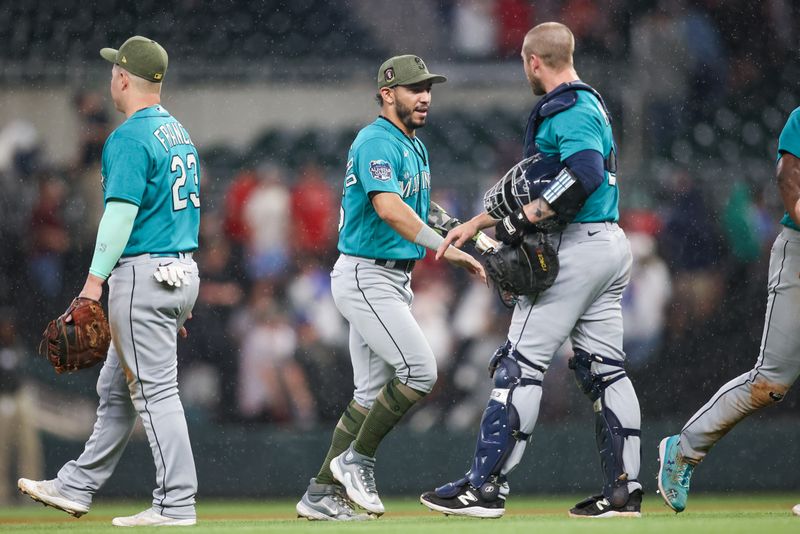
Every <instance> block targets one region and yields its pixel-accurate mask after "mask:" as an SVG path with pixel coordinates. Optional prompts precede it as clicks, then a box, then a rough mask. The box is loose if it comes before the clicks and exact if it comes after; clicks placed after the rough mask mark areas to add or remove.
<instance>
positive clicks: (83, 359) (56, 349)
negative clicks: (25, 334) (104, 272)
mask: <svg viewBox="0 0 800 534" xmlns="http://www.w3.org/2000/svg"><path fill="white" fill-rule="evenodd" d="M70 315H72V320H71V321H70V322H66V318H67V317H68V316H70ZM110 344H111V329H110V328H109V326H108V319H106V314H105V312H104V311H103V306H101V305H100V303H99V302H97V301H96V300H92V299H87V298H83V297H77V298H76V299H74V300H73V301H72V303H71V304H70V305H69V308H67V311H65V312H64V313H63V314H62V315H61V316H60V317H59V318H57V319H55V320H53V321H50V322H49V323H48V324H47V328H45V330H44V333H43V334H42V341H41V343H39V354H40V355H42V356H44V357H46V358H47V359H48V360H49V361H50V363H51V364H52V366H53V367H54V368H55V370H56V373H59V374H61V373H63V372H64V371H67V372H72V371H76V370H78V369H85V368H86V367H92V366H93V365H97V364H98V363H100V362H102V361H104V360H105V359H106V353H107V352H108V346H109V345H110Z"/></svg>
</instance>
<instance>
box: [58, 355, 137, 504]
mask: <svg viewBox="0 0 800 534" xmlns="http://www.w3.org/2000/svg"><path fill="white" fill-rule="evenodd" d="M97 394H98V395H99V397H100V403H99V405H98V407H97V420H96V421H95V423H94V430H93V431H92V435H91V436H90V437H89V440H88V441H87V442H86V445H85V446H84V449H83V453H81V455H80V456H79V457H78V459H77V460H72V461H70V462H67V463H66V464H65V465H64V466H63V467H62V468H61V470H60V471H59V472H58V476H57V478H58V482H57V484H58V486H59V491H61V493H63V494H64V495H66V496H67V497H69V498H70V499H71V500H73V501H75V502H79V503H81V504H85V505H87V506H88V505H90V504H91V503H92V497H93V496H94V494H95V493H96V492H97V491H98V490H99V489H100V488H101V487H102V486H103V485H104V484H105V483H106V481H107V480H108V479H109V477H110V476H111V474H112V473H113V472H114V469H115V468H116V467H117V463H118V462H119V459H120V458H121V457H122V453H123V451H124V450H125V446H126V445H127V444H128V440H129V439H130V436H131V433H132V432H133V427H134V425H135V423H136V410H135V409H134V408H133V404H132V403H131V397H130V393H128V386H127V383H126V379H125V372H124V370H123V368H122V366H121V364H120V361H119V357H118V356H117V352H116V350H115V349H114V347H113V346H112V347H111V348H110V349H109V351H108V357H107V358H106V361H105V362H104V363H103V368H102V369H101V370H100V376H99V377H98V379H97Z"/></svg>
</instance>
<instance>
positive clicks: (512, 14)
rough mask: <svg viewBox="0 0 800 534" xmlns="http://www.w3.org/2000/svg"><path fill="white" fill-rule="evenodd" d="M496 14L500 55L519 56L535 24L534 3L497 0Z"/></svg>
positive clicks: (516, 0)
mask: <svg viewBox="0 0 800 534" xmlns="http://www.w3.org/2000/svg"><path fill="white" fill-rule="evenodd" d="M495 16H496V17H497V22H498V25H499V31H498V32H497V48H498V50H497V51H498V53H499V55H500V57H507V58H511V57H517V56H519V54H520V43H521V42H522V41H523V40H524V39H525V34H526V33H528V30H530V29H531V27H532V26H533V21H534V18H535V12H534V8H533V3H532V2H527V1H525V0H497V3H496V4H495ZM574 31H575V30H574V28H573V32H574Z"/></svg>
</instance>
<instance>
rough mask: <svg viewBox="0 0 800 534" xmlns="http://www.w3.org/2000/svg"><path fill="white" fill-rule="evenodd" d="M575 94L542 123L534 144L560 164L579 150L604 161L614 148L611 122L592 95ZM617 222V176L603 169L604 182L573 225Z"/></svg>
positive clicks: (591, 196) (588, 200)
mask: <svg viewBox="0 0 800 534" xmlns="http://www.w3.org/2000/svg"><path fill="white" fill-rule="evenodd" d="M577 93H578V101H577V102H576V103H575V105H574V106H572V107H571V108H569V109H567V110H565V111H562V112H561V113H558V114H556V115H553V116H551V117H548V118H546V119H545V120H544V121H543V122H542V125H541V126H540V127H539V130H538V131H537V132H536V144H537V145H538V146H539V149H540V150H541V151H542V152H544V153H545V154H547V155H555V154H558V155H559V157H560V159H561V161H562V162H563V161H565V160H566V159H567V158H568V157H570V156H572V155H573V154H576V153H578V152H580V151H582V150H594V151H597V152H599V153H600V154H601V155H602V156H603V159H604V160H605V159H606V158H607V157H608V156H609V154H610V153H611V151H612V150H613V149H614V135H613V133H612V130H611V121H610V120H609V118H608V116H607V115H606V113H605V111H604V110H603V107H602V105H601V104H600V102H598V100H597V99H596V98H595V97H594V96H592V95H591V94H589V93H588V92H586V91H578V92H577ZM618 220H619V189H618V187H617V177H616V176H615V175H613V174H611V173H609V172H608V171H607V170H606V171H605V180H604V181H603V183H602V184H600V187H598V188H597V189H596V190H595V191H594V192H592V194H591V195H589V198H587V199H586V203H585V204H584V205H583V208H581V210H580V211H579V212H578V214H577V215H576V216H575V219H574V221H573V222H601V221H618Z"/></svg>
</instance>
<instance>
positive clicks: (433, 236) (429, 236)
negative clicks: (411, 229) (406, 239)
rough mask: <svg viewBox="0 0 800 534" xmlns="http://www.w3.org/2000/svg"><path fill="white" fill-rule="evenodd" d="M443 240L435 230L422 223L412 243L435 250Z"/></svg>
mask: <svg viewBox="0 0 800 534" xmlns="http://www.w3.org/2000/svg"><path fill="white" fill-rule="evenodd" d="M443 242H444V238H443V237H442V236H440V235H439V234H438V233H436V230H434V229H433V228H431V227H430V226H428V225H425V224H423V225H422V228H420V229H419V232H418V233H417V235H416V237H415V238H414V243H416V244H417V245H422V246H423V247H425V248H429V249H431V250H437V249H438V248H439V246H440V245H441V244H442V243H443Z"/></svg>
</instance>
